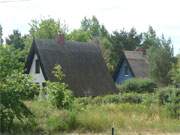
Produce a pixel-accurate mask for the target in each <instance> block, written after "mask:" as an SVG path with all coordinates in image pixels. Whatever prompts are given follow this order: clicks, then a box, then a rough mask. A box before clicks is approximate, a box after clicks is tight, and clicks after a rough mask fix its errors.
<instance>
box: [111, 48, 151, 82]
mask: <svg viewBox="0 0 180 135" xmlns="http://www.w3.org/2000/svg"><path fill="white" fill-rule="evenodd" d="M122 57H123V58H121V59H120V61H119V63H118V66H117V68H116V71H115V74H114V76H113V78H114V79H115V78H116V75H117V74H118V72H119V69H120V67H121V64H122V62H123V61H124V60H127V63H128V65H129V67H130V70H131V72H132V74H133V76H134V77H140V78H147V77H148V60H147V56H146V55H145V54H144V53H143V52H142V51H123V55H122Z"/></svg>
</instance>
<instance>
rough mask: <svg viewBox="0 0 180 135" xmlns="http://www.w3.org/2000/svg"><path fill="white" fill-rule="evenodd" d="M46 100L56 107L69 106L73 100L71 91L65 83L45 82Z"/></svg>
mask: <svg viewBox="0 0 180 135" xmlns="http://www.w3.org/2000/svg"><path fill="white" fill-rule="evenodd" d="M46 91H47V94H48V100H49V101H50V102H51V103H52V105H54V106H56V107H57V108H59V109H60V108H66V109H68V108H70V107H71V105H72V102H73V98H74V97H73V95H72V92H71V91H70V90H69V89H68V88H67V85H66V84H65V83H59V82H47V87H46Z"/></svg>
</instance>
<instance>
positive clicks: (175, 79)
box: [171, 54, 180, 84]
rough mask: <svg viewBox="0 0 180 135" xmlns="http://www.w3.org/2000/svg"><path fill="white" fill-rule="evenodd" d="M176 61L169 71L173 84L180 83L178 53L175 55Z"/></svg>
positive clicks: (179, 59) (179, 57) (179, 55)
mask: <svg viewBox="0 0 180 135" xmlns="http://www.w3.org/2000/svg"><path fill="white" fill-rule="evenodd" d="M176 59H177V62H176V63H174V64H173V68H172V71H171V74H172V78H171V79H172V81H173V83H174V84H180V54H178V55H177V56H176Z"/></svg>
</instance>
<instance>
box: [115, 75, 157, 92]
mask: <svg viewBox="0 0 180 135" xmlns="http://www.w3.org/2000/svg"><path fill="white" fill-rule="evenodd" d="M156 87H157V85H156V84H155V83H154V82H153V81H152V80H149V79H137V78H134V79H130V80H126V81H125V82H124V83H123V84H122V85H119V86H118V88H119V90H120V91H121V92H137V93H144V92H154V90H155V88H156Z"/></svg>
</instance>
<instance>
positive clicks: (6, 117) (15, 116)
mask: <svg viewBox="0 0 180 135" xmlns="http://www.w3.org/2000/svg"><path fill="white" fill-rule="evenodd" d="M33 86H34V85H33V83H32V82H31V80H30V79H29V78H28V77H27V76H25V75H23V74H21V73H14V74H12V75H10V76H7V77H6V79H5V80H3V83H1V85H0V122H1V123H0V132H5V131H6V132H10V131H12V130H13V127H14V125H15V124H14V121H15V120H16V121H17V120H19V121H21V122H23V120H25V119H26V118H30V117H31V116H33V114H32V113H31V111H30V110H29V109H28V108H27V107H26V106H25V105H24V103H23V101H22V100H24V99H32V98H33V97H34V96H35V92H34V91H33V90H34V88H35V87H33Z"/></svg>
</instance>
